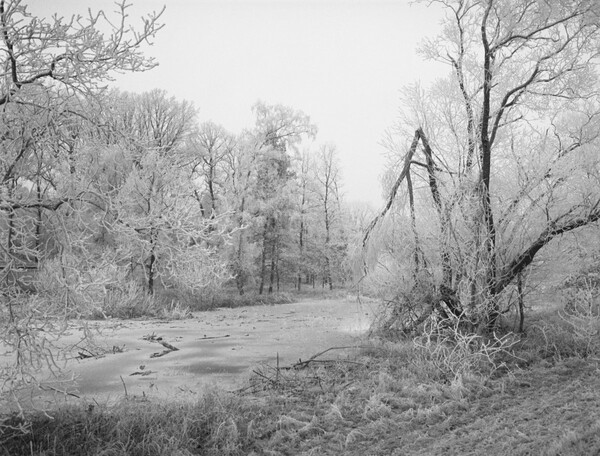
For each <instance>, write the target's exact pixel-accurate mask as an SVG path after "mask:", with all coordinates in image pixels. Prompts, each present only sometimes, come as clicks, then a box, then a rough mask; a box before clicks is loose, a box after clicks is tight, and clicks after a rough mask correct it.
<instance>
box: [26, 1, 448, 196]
mask: <svg viewBox="0 0 600 456" xmlns="http://www.w3.org/2000/svg"><path fill="white" fill-rule="evenodd" d="M128 2H129V3H133V7H132V8H131V9H130V10H129V11H130V15H131V18H132V19H134V20H135V22H137V23H139V21H138V18H139V17H140V16H141V15H142V14H143V13H144V12H149V11H153V10H156V11H158V10H160V9H161V8H162V6H163V5H166V10H165V12H164V14H163V16H162V22H163V23H165V27H164V29H163V30H162V31H161V32H160V33H159V34H158V35H157V37H156V39H155V43H154V45H153V46H152V47H148V48H147V52H146V53H147V54H148V55H152V56H154V57H156V58H157V60H158V62H159V66H158V67H157V68H155V69H153V70H152V71H150V72H147V73H143V74H139V73H138V74H132V75H126V76H120V77H118V80H117V83H118V86H119V87H121V88H122V89H123V90H129V91H137V92H142V91H148V90H152V89H154V88H161V89H165V90H166V91H167V92H168V93H169V94H172V95H174V96H176V97H177V98H181V99H187V100H189V101H192V102H193V103H194V105H195V106H196V107H197V108H198V111H199V120H200V121H205V120H212V121H214V122H216V123H218V124H221V125H223V126H224V127H225V128H227V129H229V130H230V131H232V132H234V133H237V132H240V131H241V130H242V129H243V128H248V127H251V126H252V113H251V107H252V105H253V104H254V103H255V102H256V101H258V100H263V101H264V102H266V103H268V104H278V103H281V104H284V105H289V106H291V107H293V108H295V109H298V110H302V111H304V112H305V113H306V114H308V115H310V117H311V120H312V121H313V122H314V123H316V124H317V126H318V127H319V134H318V137H317V141H316V144H315V145H314V146H313V147H315V148H316V147H317V145H318V144H322V143H333V144H335V145H336V146H337V149H338V152H339V156H340V161H341V165H342V175H343V181H344V182H343V188H344V192H345V195H346V199H347V200H357V201H360V200H362V201H368V202H371V203H373V204H375V205H376V207H378V206H380V205H381V204H382V202H383V199H382V195H381V185H380V182H379V178H380V176H381V174H382V173H383V171H384V169H385V160H384V157H383V155H384V152H385V149H384V148H383V147H382V146H381V145H380V142H381V140H382V138H383V136H384V132H385V130H386V129H387V128H389V127H390V126H391V125H392V124H393V123H394V120H395V119H396V117H397V112H398V109H399V106H400V104H399V90H400V89H401V88H402V87H403V86H405V85H407V84H410V83H413V82H416V81H422V82H427V81H429V80H431V78H432V76H434V75H433V72H434V71H435V70H434V68H435V66H434V65H433V64H431V63H427V62H424V61H423V59H422V58H421V57H420V56H419V55H417V53H416V47H417V45H418V43H419V42H420V41H421V39H422V38H423V37H425V36H432V35H434V34H435V33H436V30H437V28H438V26H439V19H438V15H437V14H436V11H434V10H433V9H428V8H426V7H425V6H424V5H423V4H416V5H411V3H412V2H409V1H408V0H395V1H392V0H309V1H301V0H161V1H159V0H130V1H128ZM25 3H26V4H27V5H29V9H30V11H31V12H33V13H35V14H36V15H42V16H47V17H49V16H50V15H51V14H52V13H54V12H59V14H61V15H68V16H70V15H71V14H74V13H85V12H86V10H87V8H88V7H89V8H91V9H92V10H98V9H103V10H105V11H107V12H108V11H114V9H115V7H114V3H113V1H111V0H52V1H49V0H25ZM407 141H408V142H409V141H410V138H408V139H407Z"/></svg>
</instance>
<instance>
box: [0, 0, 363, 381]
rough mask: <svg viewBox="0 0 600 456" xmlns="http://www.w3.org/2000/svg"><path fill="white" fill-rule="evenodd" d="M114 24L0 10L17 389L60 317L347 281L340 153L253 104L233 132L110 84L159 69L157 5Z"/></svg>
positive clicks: (167, 99)
mask: <svg viewBox="0 0 600 456" xmlns="http://www.w3.org/2000/svg"><path fill="white" fill-rule="evenodd" d="M120 15H121V17H120V18H119V17H117V18H116V20H112V19H111V20H110V21H109V20H108V19H107V17H106V16H105V15H103V14H98V15H94V14H92V13H90V16H89V17H88V18H79V19H76V20H73V21H70V22H69V21H65V20H64V19H62V18H58V17H56V18H53V19H52V20H50V21H47V20H41V19H39V18H35V17H33V16H31V15H30V14H29V13H28V12H27V7H26V5H25V4H24V3H22V2H19V1H2V2H0V19H1V25H2V43H1V48H2V50H3V53H2V59H3V60H2V68H3V70H2V71H3V77H2V80H1V82H0V107H1V112H0V116H1V119H0V148H1V154H0V173H1V176H2V177H1V195H2V197H1V201H0V209H1V212H0V226H1V227H2V229H1V231H0V234H1V235H0V268H1V269H0V271H1V276H0V280H1V283H2V302H3V303H2V307H1V309H0V325H1V326H0V333H1V335H0V341H1V342H2V343H3V344H4V345H6V346H8V347H9V348H10V350H13V351H14V353H15V354H16V356H17V357H16V359H15V364H14V365H13V366H8V367H6V368H5V370H6V372H3V377H5V376H6V378H8V379H12V380H14V381H17V382H19V381H21V380H23V379H25V378H26V377H27V375H29V374H30V373H31V372H33V371H30V369H32V368H33V367H34V366H35V365H36V363H37V362H38V361H39V362H41V363H42V364H43V363H44V362H46V361H47V359H46V353H45V352H44V349H42V348H41V346H42V345H43V344H44V343H45V342H44V341H45V340H46V339H45V336H44V335H43V332H44V331H49V332H50V333H53V334H54V333H57V332H58V333H60V327H61V323H60V319H58V320H57V317H68V318H75V317H80V316H83V317H90V316H92V317H101V318H106V317H108V316H111V315H113V316H135V315H140V314H143V313H144V311H143V308H144V306H146V307H153V311H154V313H156V311H157V310H160V307H161V306H163V307H167V306H173V305H175V304H177V305H179V303H180V302H185V303H186V304H187V305H190V304H194V303H195V305H196V306H198V305H202V304H203V305H207V304H208V305H210V303H211V299H214V298H215V296H219V295H220V296H222V295H223V294H227V293H230V294H231V293H235V294H238V295H244V294H246V293H248V292H251V294H253V295H256V294H258V295H262V294H270V293H273V292H275V291H280V290H290V289H297V290H300V289H301V288H303V287H311V288H315V287H319V288H326V289H332V288H334V287H340V286H343V285H344V283H345V282H346V281H347V280H348V279H349V273H348V267H347V250H348V248H347V246H348V242H349V239H350V238H351V237H353V236H355V235H356V230H355V229H354V228H353V227H352V224H351V222H352V221H351V218H350V216H349V214H350V211H349V210H348V209H347V208H346V206H345V204H344V202H343V199H342V196H343V195H342V191H341V184H342V175H341V170H340V167H339V164H338V161H337V151H336V148H335V146H333V145H331V144H328V145H323V146H320V145H319V144H318V143H316V142H315V138H316V134H317V128H316V126H315V125H313V124H312V123H311V121H310V118H309V116H308V115H306V114H305V113H303V112H302V111H299V110H296V109H293V108H290V107H286V106H281V105H269V104H266V103H263V102H257V103H256V104H255V105H254V106H253V107H251V109H252V112H253V114H254V125H250V126H248V128H247V129H246V130H244V131H241V132H228V131H226V130H225V129H224V128H223V127H221V126H219V125H217V124H215V123H213V122H211V121H209V120H204V119H200V118H199V117H198V115H197V111H196V108H195V107H194V106H193V105H192V104H191V103H190V102H188V101H186V100H177V99H175V98H173V97H172V96H170V95H169V94H168V93H167V92H166V91H164V90H162V89H156V90H153V91H151V92H147V93H126V92H122V91H119V90H117V89H107V88H106V87H105V82H106V81H107V79H108V78H109V77H110V75H111V74H112V72H114V71H145V70H149V69H151V68H152V67H153V66H154V64H155V62H153V61H152V60H151V59H147V58H145V57H144V56H143V55H142V54H141V46H142V44H143V43H145V42H146V41H148V40H151V39H153V38H154V36H155V35H156V33H157V32H158V31H159V30H160V29H161V25H160V13H159V14H153V15H149V16H147V17H146V18H144V20H143V22H142V23H141V26H140V27H139V31H134V29H131V28H130V25H129V23H128V17H127V6H126V5H125V4H122V5H121V9H120ZM114 24H116V25H114ZM107 28H108V29H109V30H111V33H110V34H108V35H107V34H106V33H105V31H106V29H107ZM240 109H250V107H240ZM140 312H141V313H140ZM32 357H33V358H35V359H33V358H32ZM3 369H4V368H3ZM13 369H14V370H13ZM31 375H33V374H31ZM4 385H5V386H6V387H7V388H8V390H10V389H11V388H12V387H14V386H15V385H10V384H8V385H7V384H6V383H4ZM5 386H3V388H5Z"/></svg>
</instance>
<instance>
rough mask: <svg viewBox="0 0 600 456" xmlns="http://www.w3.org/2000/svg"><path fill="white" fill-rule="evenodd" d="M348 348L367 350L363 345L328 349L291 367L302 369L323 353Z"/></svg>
mask: <svg viewBox="0 0 600 456" xmlns="http://www.w3.org/2000/svg"><path fill="white" fill-rule="evenodd" d="M349 348H368V347H365V346H364V345H348V346H343V347H330V348H328V349H327V350H323V351H322V352H319V353H317V354H316V355H313V356H311V357H310V358H309V359H307V360H305V361H302V360H301V359H300V360H299V361H298V362H297V363H296V364H293V365H292V368H293V369H302V368H304V367H306V366H308V365H309V364H310V363H311V362H313V361H315V359H316V358H318V357H319V356H321V355H324V354H325V353H327V352H329V351H332V350H347V349H349Z"/></svg>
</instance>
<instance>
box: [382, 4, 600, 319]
mask: <svg viewBox="0 0 600 456" xmlns="http://www.w3.org/2000/svg"><path fill="white" fill-rule="evenodd" d="M431 3H432V4H435V5H438V6H440V7H441V8H443V9H444V10H445V12H446V19H445V24H444V25H445V26H444V29H443V32H442V35H441V36H439V37H438V38H436V39H434V40H430V41H428V42H426V43H425V44H424V46H423V48H422V51H423V53H424V55H425V56H426V57H428V58H433V59H436V60H438V61H441V62H444V63H447V64H448V65H449V66H450V69H451V72H450V75H449V76H448V78H446V79H443V80H438V81H437V82H436V83H435V84H434V85H433V86H432V87H431V88H430V90H429V91H428V92H425V91H422V90H421V89H420V88H418V87H415V88H412V89H409V90H408V91H407V92H406V94H407V96H406V97H405V99H406V110H405V112H406V116H405V118H404V120H403V124H402V125H403V126H402V127H401V128H400V129H399V130H398V132H399V133H400V134H402V135H408V134H411V132H410V130H411V127H412V132H414V131H415V130H416V131H417V133H416V136H415V137H416V138H418V140H419V141H420V142H421V146H422V151H423V158H424V160H423V161H419V160H418V159H417V157H416V152H417V149H416V146H417V145H416V144H415V143H414V142H413V146H411V147H410V149H409V153H408V154H407V155H406V158H405V162H404V163H405V167H404V168H403V171H402V173H401V175H400V176H399V179H398V180H397V182H396V184H395V185H394V187H393V188H392V192H391V194H390V198H389V201H388V204H387V205H386V208H385V210H384V211H383V212H382V213H381V214H380V217H378V218H377V219H376V220H375V221H374V224H376V223H378V221H379V220H380V219H381V217H383V216H384V215H385V214H386V212H387V211H389V209H390V208H391V205H392V203H393V201H394V199H395V197H396V194H397V192H398V188H399V187H400V185H401V184H402V182H403V180H404V179H406V177H407V176H408V175H409V171H410V170H412V169H414V170H415V171H416V170H417V169H419V168H421V169H422V170H424V171H425V175H424V178H425V179H426V181H427V182H428V183H429V191H428V194H429V195H428V196H427V197H426V196H425V194H423V195H422V196H420V198H422V200H421V201H422V203H426V202H427V201H430V202H432V203H433V206H434V207H435V209H436V211H437V212H438V215H439V230H440V232H439V236H438V239H439V244H438V248H437V252H438V254H439V255H440V256H439V258H440V259H439V261H437V262H436V263H437V264H438V265H439V266H440V269H441V274H440V276H439V279H436V286H437V289H438V292H439V295H438V297H439V300H440V301H443V302H445V303H446V304H448V307H450V309H451V310H453V309H454V311H456V312H458V313H461V312H466V313H468V314H469V315H470V316H471V318H472V320H473V321H474V322H476V324H484V323H485V326H486V327H487V329H489V330H491V329H493V327H494V325H495V322H496V319H497V317H498V315H499V311H500V308H499V306H500V300H499V298H500V295H501V293H502V292H503V290H505V289H506V287H507V286H509V285H510V284H512V283H513V281H514V280H515V278H517V277H518V276H519V274H520V273H521V272H523V271H524V270H525V269H526V268H528V267H529V266H530V265H531V264H532V262H533V260H534V258H535V255H536V254H537V253H538V252H539V250H540V249H542V248H543V247H544V246H545V245H547V244H548V243H549V242H550V241H551V240H552V239H554V238H555V237H557V236H559V235H562V234H564V233H567V232H569V231H572V230H574V229H576V228H579V227H581V226H584V225H587V224H589V223H592V222H595V221H597V220H598V219H599V218H600V193H598V191H597V188H598V186H597V181H598V177H597V176H598V163H597V159H596V158H595V157H594V154H593V152H592V151H593V150H594V148H595V147H596V144H597V142H596V141H597V131H598V129H597V127H598V125H599V124H598V116H599V115H600V109H599V104H598V93H597V89H598V83H597V75H596V65H595V59H596V58H597V56H598V52H599V50H600V46H599V37H600V35H599V23H600V22H599V21H598V18H599V16H598V13H599V10H598V4H597V2H594V1H588V0H581V1H575V2H557V3H553V4H552V5H550V4H549V3H547V2H539V1H535V0H523V1H497V0H487V1H478V0H452V1H434V2H431ZM413 156H414V157H413ZM575 189H576V190H575ZM574 190H575V191H574ZM421 207H423V206H421ZM417 220H418V217H417ZM374 224H373V225H372V226H371V228H372V227H373V226H374Z"/></svg>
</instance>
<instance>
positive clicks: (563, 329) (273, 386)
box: [0, 315, 600, 456]
mask: <svg viewBox="0 0 600 456" xmlns="http://www.w3.org/2000/svg"><path fill="white" fill-rule="evenodd" d="M542 322H544V323H542ZM510 337H511V338H510V339H509V338H506V339H503V340H504V345H503V346H502V347H500V348H501V349H499V350H496V351H493V350H490V347H493V346H496V347H499V345H498V344H497V343H496V342H492V341H489V340H484V339H472V338H471V339H469V340H468V341H462V342H461V341H460V340H455V343H454V344H453V345H452V346H451V345H449V344H447V342H448V341H447V340H446V341H444V340H443V339H440V338H439V337H438V338H437V339H436V340H435V341H432V339H431V338H427V337H425V338H421V339H419V340H418V341H417V342H418V343H417V344H415V343H414V342H413V341H396V342H390V341H382V340H379V341H377V340H375V341H371V342H370V343H369V344H368V346H367V347H365V348H362V349H361V350H360V351H358V352H357V351H354V352H347V353H345V354H344V356H342V357H341V358H338V357H337V356H334V355H337V354H338V353H336V352H334V351H332V352H328V353H325V354H323V355H321V356H319V357H318V358H316V359H314V360H312V361H309V362H306V363H304V364H301V365H298V366H296V368H295V369H282V368H280V369H277V368H276V367H274V366H262V367H259V368H257V369H256V372H255V375H254V376H253V377H252V379H251V381H250V383H249V384H248V385H247V387H245V388H244V389H243V390H240V391H237V392H235V393H229V392H223V391H218V390H213V391H208V392H206V393H205V394H204V395H203V396H202V397H201V398H200V399H199V400H196V401H194V402H193V403H192V402H187V403H183V402H182V403H174V402H170V403H162V402H156V401H148V400H145V399H144V398H131V397H130V398H128V399H127V400H124V401H123V402H122V403H121V404H119V405H117V406H112V407H104V406H101V405H98V404H96V403H86V404H81V405H79V406H71V407H68V408H62V409H57V410H54V411H53V412H52V413H50V414H49V415H44V414H34V415H30V416H28V417H27V421H26V422H25V421H23V420H22V419H20V418H16V417H13V418H12V419H11V420H8V421H7V422H5V423H4V427H3V430H2V434H1V436H0V443H1V445H0V448H2V450H1V451H0V455H2V456H4V455H15V456H19V455H140V456H141V455H190V454H198V455H199V454H203V455H246V454H255V455H260V454H276V455H279V454H281V455H295V454H307V455H308V454H313V455H327V454H330V455H338V454H347V455H390V454H398V455H406V454H409V455H435V454H439V455H448V454H456V455H465V454H494V455H501V454H507V455H508V454H510V455H527V454H548V455H585V454H598V452H599V451H600V402H599V401H597V400H596V398H597V391H598V390H600V376H598V372H599V363H598V359H597V357H596V355H597V354H596V353H593V352H591V351H590V346H589V344H588V345H586V344H583V343H581V341H580V340H579V339H578V338H580V337H581V336H580V335H577V332H576V330H575V328H573V327H572V326H571V325H569V323H568V322H567V321H565V319H564V318H556V319H554V320H553V319H552V318H551V316H549V315H544V318H543V319H535V318H533V319H532V322H531V324H530V326H529V327H528V333H527V337H524V338H517V337H515V336H510ZM463 342H464V343H463ZM461 344H462V345H461ZM486 344H487V345H486ZM490 344H491V345H490ZM494 344H495V345H494ZM485 347H488V349H487V350H486V349H484V348H485ZM329 356H330V358H328V357H329ZM21 428H24V429H26V431H27V432H25V433H23V429H21Z"/></svg>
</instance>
